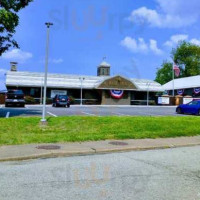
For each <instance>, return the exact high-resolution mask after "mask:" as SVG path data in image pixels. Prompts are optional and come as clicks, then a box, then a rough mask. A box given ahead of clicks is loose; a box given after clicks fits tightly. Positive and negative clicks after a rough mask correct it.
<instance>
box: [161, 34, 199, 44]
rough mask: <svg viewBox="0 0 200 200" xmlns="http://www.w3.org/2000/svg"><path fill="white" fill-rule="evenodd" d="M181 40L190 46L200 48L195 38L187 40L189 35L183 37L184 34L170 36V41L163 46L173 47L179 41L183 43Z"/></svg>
mask: <svg viewBox="0 0 200 200" xmlns="http://www.w3.org/2000/svg"><path fill="white" fill-rule="evenodd" d="M183 40H186V41H188V42H191V43H192V44H195V45H197V46H200V40H198V39H196V38H192V39H189V35H184V34H178V35H172V36H171V37H170V39H169V40H168V41H166V42H165V43H164V45H165V46H168V47H174V46H176V45H177V44H178V43H179V42H180V41H183Z"/></svg>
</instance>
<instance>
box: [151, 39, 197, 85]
mask: <svg viewBox="0 0 200 200" xmlns="http://www.w3.org/2000/svg"><path fill="white" fill-rule="evenodd" d="M171 57H172V60H174V62H175V63H176V64H177V65H178V66H179V67H180V70H181V74H180V76H179V78H181V77H189V76H196V75H200V46H197V45H195V44H192V43H190V42H186V41H182V42H180V43H179V44H178V46H177V47H176V48H174V49H172V52H171ZM175 78H176V77H175ZM171 80H172V62H168V61H164V62H163V64H162V65H161V68H159V69H158V70H157V72H156V78H155V81H157V82H158V83H160V84H165V83H167V82H169V81H171Z"/></svg>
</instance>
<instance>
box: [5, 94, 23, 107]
mask: <svg viewBox="0 0 200 200" xmlns="http://www.w3.org/2000/svg"><path fill="white" fill-rule="evenodd" d="M8 106H21V107H24V106H25V99H24V93H23V92H22V90H8V92H7V93H6V96H5V107H8Z"/></svg>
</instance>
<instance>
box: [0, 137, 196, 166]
mask: <svg viewBox="0 0 200 200" xmlns="http://www.w3.org/2000/svg"><path fill="white" fill-rule="evenodd" d="M111 142H113V140H108V141H97V142H84V143H64V144H31V145H19V146H1V147H0V162H5V161H22V160H30V159H45V158H55V157H70V156H85V155H98V154H107V153H116V152H129V151H147V150H157V149H169V148H178V147H191V146H198V145H200V136H196V137H181V138H166V139H143V140H123V141H119V140H118V141H114V142H123V143H126V144H127V145H126V146H123V145H122V146H114V145H112V144H111ZM45 145H47V146H48V145H57V146H59V147H60V149H58V150H43V149H42V150H41V149H38V148H37V147H38V146H45Z"/></svg>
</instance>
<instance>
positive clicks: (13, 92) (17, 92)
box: [8, 90, 23, 95]
mask: <svg viewBox="0 0 200 200" xmlns="http://www.w3.org/2000/svg"><path fill="white" fill-rule="evenodd" d="M8 94H17V95H23V92H22V90H9V91H8Z"/></svg>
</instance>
